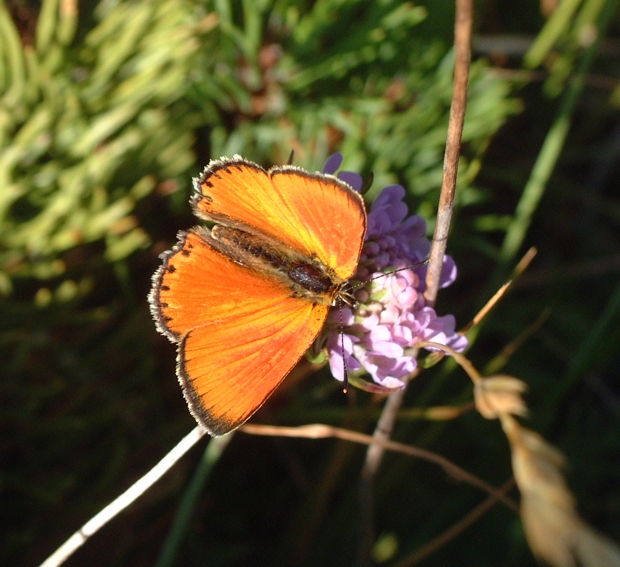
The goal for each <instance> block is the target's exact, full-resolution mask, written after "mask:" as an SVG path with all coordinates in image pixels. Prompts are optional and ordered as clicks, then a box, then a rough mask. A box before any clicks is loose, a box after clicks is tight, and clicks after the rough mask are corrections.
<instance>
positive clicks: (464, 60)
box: [359, 0, 473, 565]
mask: <svg viewBox="0 0 620 567" xmlns="http://www.w3.org/2000/svg"><path fill="white" fill-rule="evenodd" d="M472 20H473V0H456V19H455V26H454V58H455V59H454V87H453V88H454V90H453V93H452V104H451V107H450V123H449V127H448V135H447V140H446V151H445V155H444V176H443V183H442V187H441V196H440V199H439V209H438V212H437V222H436V225H435V235H434V237H433V243H432V247H431V254H430V261H429V266H428V272H427V278H426V292H425V294H424V295H425V299H426V303H427V304H428V305H431V306H432V305H434V304H435V299H436V297H437V291H438V289H439V280H440V276H441V268H442V266H443V257H444V254H445V250H446V246H447V243H448V234H449V231H450V222H451V219H452V210H453V204H454V192H455V187H456V176H457V172H458V160H459V155H460V150H461V136H462V133H463V123H464V121H465V108H466V106H467V83H468V81H469V62H470V57H471V33H472ZM404 396H405V390H402V391H400V392H396V393H394V394H391V395H390V396H389V397H388V400H387V402H386V404H385V407H384V409H383V413H382V415H381V418H380V419H379V422H378V423H377V426H376V428H375V431H374V434H373V437H374V439H375V440H376V441H386V440H387V439H389V438H390V437H391V436H392V431H393V428H394V423H395V421H396V416H397V414H398V411H399V409H400V407H401V405H402V402H403V399H404ZM383 449H384V448H383V446H382V445H381V444H380V443H378V442H377V443H374V444H373V445H371V446H370V447H369V449H368V452H367V453H366V461H365V463H364V467H363V469H362V473H361V484H360V506H361V515H362V523H363V526H362V542H361V545H360V550H359V564H360V565H364V564H365V563H368V561H369V551H370V546H371V545H372V541H373V539H374V536H373V524H374V518H373V516H374V512H373V508H374V502H373V496H372V495H373V487H374V479H375V477H376V474H377V470H378V469H379V465H380V464H381V460H382V456H383Z"/></svg>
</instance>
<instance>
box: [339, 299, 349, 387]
mask: <svg viewBox="0 0 620 567" xmlns="http://www.w3.org/2000/svg"><path fill="white" fill-rule="evenodd" d="M338 317H339V318H340V346H341V348H342V369H343V372H344V376H343V378H342V383H343V387H342V390H343V392H344V393H345V394H346V393H347V391H348V390H349V374H348V372H347V359H346V357H345V356H344V319H343V318H342V299H341V298H338Z"/></svg>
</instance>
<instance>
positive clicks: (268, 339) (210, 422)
mask: <svg viewBox="0 0 620 567" xmlns="http://www.w3.org/2000/svg"><path fill="white" fill-rule="evenodd" d="M194 185H195V189H196V194H195V195H194V196H193V198H192V201H191V203H192V206H193V208H194V212H195V214H196V215H197V216H199V217H201V218H203V219H205V220H207V221H211V222H212V223H214V226H213V227H212V228H211V229H210V230H209V229H208V228H205V227H195V228H193V229H191V230H190V231H189V232H180V233H179V235H178V242H177V244H176V245H175V247H174V248H173V249H172V250H170V251H168V252H165V253H164V254H162V256H161V258H162V260H163V265H162V266H161V267H160V268H159V270H158V271H157V272H156V273H155V275H154V276H153V288H152V290H151V293H150V295H149V303H150V306H151V312H152V314H153V317H154V318H155V321H156V323H157V328H158V329H159V331H160V332H161V333H163V334H164V335H166V336H167V337H168V338H169V339H170V340H172V341H173V342H175V343H177V344H178V356H177V375H178V378H179V382H180V383H181V386H182V387H183V393H184V395H185V399H186V400H187V403H188V405H189V408H190V411H191V413H192V414H193V416H194V417H195V418H196V420H197V421H198V423H200V424H201V425H202V426H203V427H204V428H206V430H207V431H208V432H209V433H210V434H211V435H214V436H217V435H224V434H225V433H228V432H230V431H232V430H233V429H235V428H236V427H238V426H239V425H241V424H242V423H244V422H245V421H246V420H247V419H248V418H249V417H250V416H251V415H252V414H253V413H254V412H255V411H256V410H257V409H258V408H259V407H260V406H261V405H262V404H263V403H264V402H265V400H266V399H267V398H268V397H269V395H270V394H271V393H272V392H273V391H274V390H275V389H276V388H277V387H278V385H279V384H280V383H281V382H282V380H284V378H285V377H286V375H287V374H288V373H289V372H290V371H291V369H292V368H293V367H294V366H295V365H296V364H297V362H298V361H299V359H300V358H301V357H302V356H303V354H304V353H305V352H306V351H307V350H308V348H309V347H310V345H311V344H312V342H313V341H314V340H315V338H316V337H317V335H318V334H319V332H320V331H321V328H322V327H323V324H324V323H325V320H326V318H327V314H328V311H329V308H330V306H332V304H333V303H334V301H335V299H336V298H337V297H338V296H339V294H340V293H341V291H342V286H343V284H344V283H345V282H346V281H347V280H348V279H349V278H351V277H352V276H353V274H354V273H355V271H356V269H357V264H358V262H359V257H360V253H361V250H362V245H363V242H364V235H365V232H366V210H365V208H364V202H363V200H362V197H361V196H360V194H359V193H357V192H355V191H354V190H353V189H351V187H349V186H348V185H347V184H346V183H344V182H342V181H340V180H339V179H337V178H336V177H333V176H331V175H322V174H319V173H308V172H307V171H304V170H303V169H301V168H298V167H294V166H290V165H288V166H282V167H274V168H272V169H270V170H269V171H265V170H264V169H263V168H262V167H260V166H258V165H256V164H255V163H252V162H250V161H247V160H245V159H242V158H241V157H239V156H235V157H233V158H222V159H220V160H216V161H211V162H210V163H209V165H208V166H207V168H206V169H205V171H204V173H203V174H202V176H201V177H200V178H198V179H196V180H195V182H194Z"/></svg>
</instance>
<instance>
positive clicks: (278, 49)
mask: <svg viewBox="0 0 620 567" xmlns="http://www.w3.org/2000/svg"><path fill="white" fill-rule="evenodd" d="M242 7H243V10H240V9H239V8H240V4H239V3H234V2H229V1H227V0H221V1H219V2H215V9H216V12H217V14H218V16H219V18H220V22H221V25H220V26H219V28H218V30H217V32H216V33H213V34H211V35H210V36H209V38H207V40H206V41H207V43H208V44H209V49H207V50H205V51H204V52H203V54H204V59H203V61H202V63H201V65H200V66H199V69H198V70H197V72H196V85H195V86H194V89H195V91H194V92H195V96H194V97H193V98H194V100H195V101H196V102H197V103H199V104H201V105H202V106H203V108H205V111H209V112H213V109H214V107H216V106H217V107H219V108H220V109H222V108H223V109H226V110H228V111H229V112H235V114H236V120H235V128H234V131H232V132H230V131H229V130H228V129H226V128H224V127H219V128H214V129H213V131H212V134H211V148H212V155H215V156H219V155H230V154H233V153H240V154H243V155H247V156H249V157H251V158H254V159H256V160H257V161H259V162H266V161H267V162H269V161H271V162H274V163H282V162H284V161H286V159H287V157H288V155H289V153H290V151H291V149H293V150H294V151H295V162H296V163H298V164H300V165H302V166H303V167H307V168H317V167H319V166H320V164H321V163H322V162H323V161H324V160H325V158H326V157H327V156H328V155H329V154H330V153H331V152H333V151H334V149H339V150H340V151H342V152H343V153H344V155H345V156H346V159H347V161H346V163H345V166H347V167H349V168H351V169H354V170H357V171H363V172H365V173H370V172H371V171H372V172H373V174H374V176H375V180H376V182H375V184H374V191H375V194H376V191H378V190H379V189H380V188H381V186H383V185H385V184H388V183H394V182H396V180H397V179H398V180H400V181H401V182H402V183H403V184H404V185H405V186H406V187H407V189H408V190H409V191H410V192H411V193H412V194H415V195H416V196H417V197H418V203H421V204H420V206H421V207H424V203H426V204H427V206H425V207H424V208H425V209H428V210H432V208H433V207H432V206H431V205H430V204H431V203H435V202H436V200H437V195H438V190H439V187H440V186H441V174H442V160H443V148H444V144H445V133H446V129H447V124H448V109H449V105H450V101H451V96H452V67H453V65H452V63H453V61H452V55H451V52H450V51H448V50H447V48H446V46H445V45H442V44H441V43H440V42H438V41H431V42H429V41H428V40H425V39H417V38H416V27H417V26H418V24H419V23H420V22H422V21H423V20H424V18H425V14H426V11H425V9H423V8H420V7H416V6H414V5H413V4H411V3H402V2H399V1H383V2H362V1H353V0H351V1H348V2H327V1H319V2H316V3H314V4H312V6H311V7H310V8H309V9H307V10H302V9H300V6H299V3H298V2H290V1H288V2H287V1H284V0H281V1H280V2H274V3H273V6H271V3H269V2H255V3H254V2H244V3H243V4H242ZM235 8H237V9H235ZM233 15H237V17H236V18H235V17H234V16H233ZM239 60H241V61H242V65H240V66H239V65H238V61H239ZM469 108H470V111H469V112H470V114H469V115H468V119H467V125H466V128H465V135H464V142H465V144H466V148H467V151H466V152H465V154H464V156H463V163H462V167H461V174H462V176H461V178H460V183H461V189H462V193H461V194H460V197H459V198H460V199H462V200H464V201H465V202H470V203H471V202H472V201H475V200H476V198H477V197H476V194H475V192H472V191H473V190H471V189H468V187H469V186H470V184H471V181H472V180H473V178H474V176H475V173H476V172H477V171H478V170H479V167H480V163H479V157H480V155H481V154H482V152H483V151H484V149H485V148H486V146H487V144H488V141H489V139H490V136H491V135H492V134H493V133H494V132H496V131H497V129H498V128H499V127H500V125H501V124H503V122H504V121H505V120H506V117H507V116H508V115H510V114H512V113H515V112H516V111H517V110H518V108H519V106H518V104H517V102H516V101H515V100H513V99H511V98H510V97H509V87H508V84H507V83H506V82H504V81H501V80H499V79H497V78H494V77H493V76H491V75H489V73H488V72H487V66H486V65H485V64H484V63H483V62H478V63H476V64H475V65H474V68H473V70H472V76H471V95H470V101H469ZM372 195H373V193H371V198H372Z"/></svg>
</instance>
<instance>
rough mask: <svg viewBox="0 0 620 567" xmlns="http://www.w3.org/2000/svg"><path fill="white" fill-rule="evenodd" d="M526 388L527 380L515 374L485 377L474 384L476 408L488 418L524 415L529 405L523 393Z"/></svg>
mask: <svg viewBox="0 0 620 567" xmlns="http://www.w3.org/2000/svg"><path fill="white" fill-rule="evenodd" d="M525 390H527V385H526V384H525V382H523V381H522V380H519V379H518V378H514V377H513V376H504V375H497V376H490V377H488V378H483V379H482V380H478V381H477V382H476V385H475V386H474V400H475V403H476V409H477V410H478V411H479V412H480V414H481V415H482V417H485V418H486V419H496V418H497V417H499V416H500V415H502V414H513V415H522V416H524V415H526V414H527V407H526V405H525V402H524V401H523V398H522V397H521V394H523V392H525Z"/></svg>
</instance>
